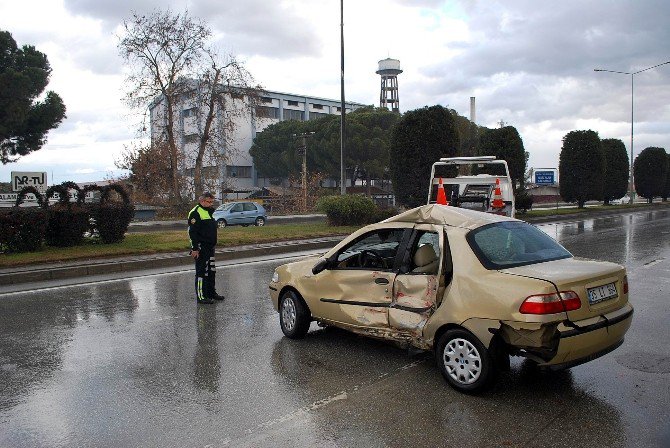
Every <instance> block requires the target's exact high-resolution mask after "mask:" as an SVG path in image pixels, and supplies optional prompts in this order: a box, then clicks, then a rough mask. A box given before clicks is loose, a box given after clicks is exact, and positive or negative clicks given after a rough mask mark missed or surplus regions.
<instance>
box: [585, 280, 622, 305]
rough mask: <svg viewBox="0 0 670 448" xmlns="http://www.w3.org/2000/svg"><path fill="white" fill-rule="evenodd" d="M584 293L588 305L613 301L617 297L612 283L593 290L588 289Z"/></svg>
mask: <svg viewBox="0 0 670 448" xmlns="http://www.w3.org/2000/svg"><path fill="white" fill-rule="evenodd" d="M586 293H587V294H588V295H589V303H591V304H593V303H598V302H602V301H603V300H609V299H614V298H616V297H618V296H619V294H617V292H616V286H614V283H608V284H606V285H602V286H598V287H595V288H589V289H587V290H586Z"/></svg>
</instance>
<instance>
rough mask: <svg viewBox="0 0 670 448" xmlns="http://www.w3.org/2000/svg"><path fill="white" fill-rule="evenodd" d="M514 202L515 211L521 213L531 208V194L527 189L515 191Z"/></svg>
mask: <svg viewBox="0 0 670 448" xmlns="http://www.w3.org/2000/svg"><path fill="white" fill-rule="evenodd" d="M514 204H515V207H516V209H517V211H519V212H520V213H522V214H523V213H525V212H526V211H527V210H530V209H531V208H533V196H531V195H530V194H529V193H528V190H520V191H517V193H516V197H515V198H514Z"/></svg>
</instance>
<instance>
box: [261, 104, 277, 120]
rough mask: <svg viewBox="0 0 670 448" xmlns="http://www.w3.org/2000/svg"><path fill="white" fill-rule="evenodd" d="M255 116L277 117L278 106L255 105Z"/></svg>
mask: <svg viewBox="0 0 670 448" xmlns="http://www.w3.org/2000/svg"><path fill="white" fill-rule="evenodd" d="M256 116H257V117H259V118H275V119H279V108H277V107H268V106H257V107H256Z"/></svg>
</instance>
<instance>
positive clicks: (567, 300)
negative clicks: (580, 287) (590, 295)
mask: <svg viewBox="0 0 670 448" xmlns="http://www.w3.org/2000/svg"><path fill="white" fill-rule="evenodd" d="M581 306H582V301H581V300H580V298H579V296H578V295H577V293H576V292H574V291H561V292H560V293H558V294H556V293H554V294H537V295H534V296H529V297H527V298H526V300H524V301H523V303H522V304H521V307H520V308H519V312H520V313H522V314H554V313H562V312H563V311H572V310H578V309H579V308H580V307H581Z"/></svg>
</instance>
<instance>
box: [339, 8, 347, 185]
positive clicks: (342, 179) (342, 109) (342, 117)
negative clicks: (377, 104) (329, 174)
mask: <svg viewBox="0 0 670 448" xmlns="http://www.w3.org/2000/svg"><path fill="white" fill-rule="evenodd" d="M340 37H341V45H340V100H341V104H340V194H342V195H345V194H347V186H346V181H347V179H346V177H345V175H344V123H345V115H346V112H347V110H346V109H345V105H344V0H340Z"/></svg>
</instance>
